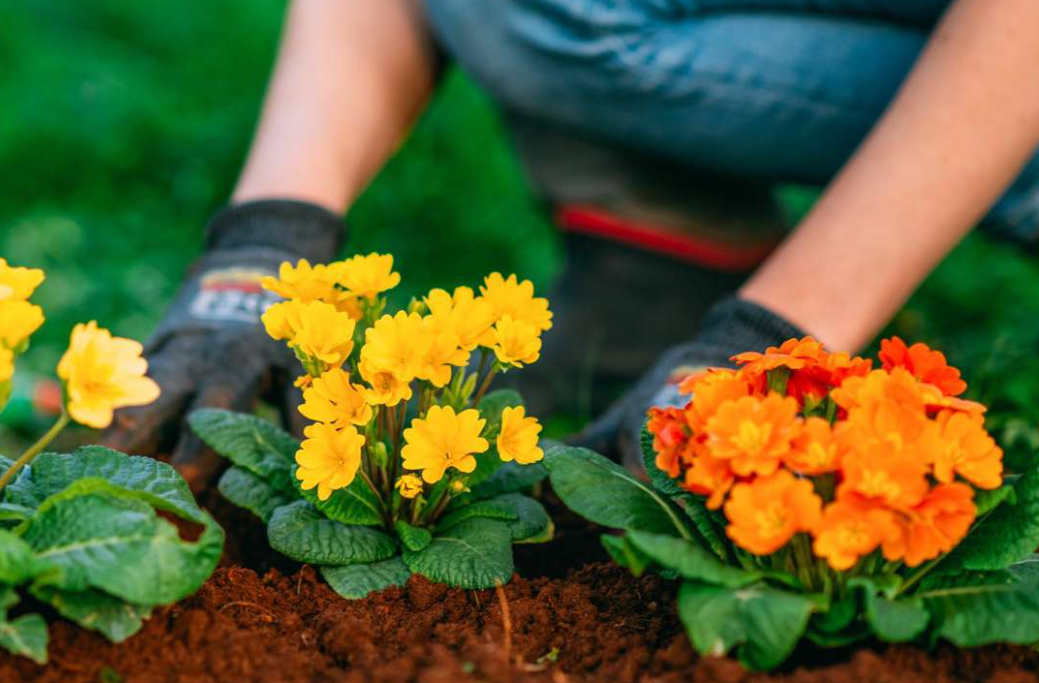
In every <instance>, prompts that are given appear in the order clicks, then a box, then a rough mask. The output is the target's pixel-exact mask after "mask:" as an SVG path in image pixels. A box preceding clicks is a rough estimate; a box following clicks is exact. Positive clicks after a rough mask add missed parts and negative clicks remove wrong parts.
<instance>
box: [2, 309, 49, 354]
mask: <svg viewBox="0 0 1039 683" xmlns="http://www.w3.org/2000/svg"><path fill="white" fill-rule="evenodd" d="M42 324H43V309H42V308H40V307H39V306H37V305H35V304H31V303H29V302H28V301H21V300H17V299H12V300H10V301H0V344H2V345H4V346H6V347H7V348H9V349H17V348H18V347H19V346H21V345H22V342H24V341H25V340H26V339H28V338H29V335H31V334H32V333H33V332H35V331H36V330H38V329H39V328H40V325H42Z"/></svg>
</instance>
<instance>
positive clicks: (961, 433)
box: [929, 410, 1003, 489]
mask: <svg viewBox="0 0 1039 683" xmlns="http://www.w3.org/2000/svg"><path fill="white" fill-rule="evenodd" d="M936 423H937V426H938V430H939V431H938V438H937V440H936V441H935V442H934V443H933V444H931V449H929V452H930V454H931V458H932V460H933V463H934V477H935V479H937V480H938V481H940V482H942V483H945V484H947V483H950V482H952V481H953V480H954V479H955V477H956V475H957V474H958V475H960V476H961V477H963V478H964V479H966V480H967V481H969V482H970V483H972V484H974V485H975V486H977V487H978V488H982V489H994V488H999V486H1000V485H1002V483H1003V451H1002V449H1000V447H999V446H997V445H996V442H995V440H993V438H992V437H991V436H989V433H988V432H987V431H985V425H984V422H983V421H982V419H981V418H980V417H979V416H976V415H972V414H970V413H960V412H955V411H950V410H943V411H942V412H940V413H938V417H937V420H936Z"/></svg>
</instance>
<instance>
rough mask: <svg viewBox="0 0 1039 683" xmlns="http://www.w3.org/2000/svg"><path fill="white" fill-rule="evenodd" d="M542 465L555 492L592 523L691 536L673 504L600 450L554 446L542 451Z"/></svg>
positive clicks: (679, 512) (628, 529) (624, 528)
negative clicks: (600, 452)
mask: <svg viewBox="0 0 1039 683" xmlns="http://www.w3.org/2000/svg"><path fill="white" fill-rule="evenodd" d="M545 467H547V468H548V473H549V477H550V479H551V481H552V489H553V490H554V491H555V492H556V495H558V496H559V497H560V498H561V499H562V501H563V502H564V503H565V504H566V506H567V507H569V508H570V509H571V510H573V511H574V512H576V513H577V514H579V515H581V516H582V517H584V518H586V519H588V520H591V521H592V522H595V523H596V524H602V525H603V526H608V527H611V528H614V529H623V530H625V531H649V532H653V533H660V534H669V535H671V536H682V537H683V538H692V534H691V533H690V532H689V529H688V528H687V527H686V524H685V522H684V521H683V518H684V515H683V514H682V511H681V510H680V509H679V508H678V507H677V506H676V505H674V504H673V503H672V502H671V501H669V500H668V499H667V498H666V497H665V496H664V495H663V494H661V493H659V492H657V491H655V490H654V489H652V488H651V487H650V486H649V485H647V484H646V483H644V482H642V481H640V480H639V479H638V478H637V477H635V475H633V474H632V473H631V472H629V471H628V470H626V469H624V468H623V467H621V466H620V465H617V464H616V463H613V462H611V461H609V460H607V459H606V458H604V457H603V456H601V455H599V454H598V453H595V452H593V451H590V450H588V449H586V448H573V447H569V446H553V447H551V448H549V449H548V450H547V451H546V452H545Z"/></svg>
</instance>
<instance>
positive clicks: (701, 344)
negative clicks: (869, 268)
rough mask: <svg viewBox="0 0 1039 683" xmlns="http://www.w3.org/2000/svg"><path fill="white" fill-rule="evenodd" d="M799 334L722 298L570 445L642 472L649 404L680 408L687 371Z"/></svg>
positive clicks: (756, 309)
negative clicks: (687, 338)
mask: <svg viewBox="0 0 1039 683" xmlns="http://www.w3.org/2000/svg"><path fill="white" fill-rule="evenodd" d="M804 335H805V333H804V332H803V331H801V330H800V329H799V328H798V327H797V326H795V325H794V324H792V323H790V322H788V321H786V320H784V319H783V318H781V317H779V316H778V315H776V314H775V313H772V312H771V311H769V310H768V309H766V308H763V307H761V306H759V305H757V304H754V303H751V302H749V301H746V300H744V299H739V298H736V297H728V298H725V299H723V300H721V301H720V302H718V303H717V304H715V305H714V306H713V307H712V308H711V310H709V311H708V312H707V314H706V316H705V317H704V320H703V324H702V326H701V330H700V333H699V334H698V335H697V336H696V338H695V339H693V341H691V342H688V343H686V344H679V345H678V346H673V347H671V348H670V349H668V350H667V351H666V352H665V353H664V355H663V356H661V357H660V359H659V360H658V361H657V362H656V364H654V365H653V367H652V368H650V369H649V370H648V371H647V372H646V373H645V374H644V375H642V377H641V378H640V379H639V381H638V382H636V383H635V386H633V387H632V388H631V389H629V390H628V392H627V393H626V394H624V395H623V396H621V398H620V399H618V400H617V401H616V402H614V403H613V405H611V406H610V407H609V408H608V409H607V410H606V412H605V413H603V415H602V416H601V417H599V418H598V419H596V420H595V421H594V422H592V424H590V425H589V426H588V427H587V428H586V429H585V430H584V431H582V432H580V433H579V434H577V435H576V436H575V437H573V439H572V440H571V442H572V443H573V444H574V445H578V446H584V447H586V448H590V449H592V450H594V451H598V452H599V453H602V454H603V455H606V456H608V457H610V458H612V459H613V460H616V461H619V462H623V463H624V465H625V466H626V467H627V468H628V469H630V470H632V471H635V472H642V471H643V470H644V468H643V464H642V453H641V445H640V435H641V432H642V423H643V422H644V421H645V419H646V411H647V410H648V409H649V408H650V407H651V406H676V407H682V406H684V405H685V404H686V403H687V402H688V401H689V396H686V395H682V394H680V393H679V392H678V384H679V382H681V380H682V379H684V378H685V377H687V376H688V375H689V374H690V373H692V372H694V371H696V370H699V369H703V368H708V367H726V366H731V365H732V362H731V361H730V358H731V357H732V356H734V355H736V354H737V353H743V352H744V351H764V350H765V349H766V348H767V347H769V346H779V345H780V344H782V343H783V342H784V341H786V340H787V339H790V338H791V337H799V338H800V337H803V336H804Z"/></svg>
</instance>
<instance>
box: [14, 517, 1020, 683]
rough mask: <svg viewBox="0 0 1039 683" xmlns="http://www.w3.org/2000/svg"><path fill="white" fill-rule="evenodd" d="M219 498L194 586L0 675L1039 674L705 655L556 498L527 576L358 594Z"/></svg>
mask: <svg viewBox="0 0 1039 683" xmlns="http://www.w3.org/2000/svg"><path fill="white" fill-rule="evenodd" d="M215 509H216V510H217V512H218V514H219V515H220V521H221V523H222V524H224V526H225V528H227V529H228V531H229V534H230V535H231V536H232V539H231V542H230V543H229V546H228V548H229V552H228V556H227V557H226V558H225V563H233V564H231V565H230V566H227V565H226V564H225V566H223V567H221V568H220V569H218V570H217V572H216V573H215V574H214V575H213V577H212V578H211V579H210V580H209V581H208V582H207V583H206V584H205V585H204V586H203V587H202V589H201V590H200V591H199V592H198V593H197V594H196V595H194V596H192V597H191V598H188V599H187V600H184V601H182V602H181V603H178V604H177V605H174V606H173V607H170V608H167V609H163V610H158V611H157V612H156V614H155V616H154V617H153V618H152V619H150V620H149V621H148V622H146V624H145V626H144V628H143V629H142V631H141V632H140V633H139V634H137V635H136V636H134V637H133V638H131V639H129V640H128V641H126V642H125V643H123V644H121V645H112V644H111V643H109V642H108V641H106V640H105V639H104V638H103V637H101V636H100V635H97V634H95V633H92V632H89V631H84V630H83V629H80V628H78V627H76V626H73V625H71V624H69V623H67V622H64V621H61V620H60V619H56V618H55V619H53V623H52V625H51V646H50V652H51V659H52V663H51V664H50V665H49V666H47V667H37V666H36V665H34V664H32V663H31V662H29V661H27V660H25V659H21V658H17V657H13V656H10V655H6V654H4V655H2V656H0V683H14V682H18V683H22V682H25V683H30V682H32V683H59V682H60V683H97V682H98V681H101V680H122V681H125V682H126V683H228V682H229V681H233V682H234V683H304V682H306V683H319V682H320V683H339V682H343V683H383V682H385V683H389V682H398V681H413V682H415V683H441V682H443V683H460V682H464V681H474V682H475V681H481V682H485V683H486V682H502V683H505V682H510V683H511V682H518V683H526V682H532V683H590V682H592V681H610V682H611V683H614V682H615V683H636V682H639V683H650V682H652V683H689V682H690V681H705V682H707V683H723V682H724V683H766V682H767V683H773V682H774V683H780V682H782V683H824V682H826V683H864V682H869V683H873V682H877V683H952V682H961V681H962V682H966V681H972V682H973V681H995V682H997V683H1025V682H1027V681H1032V682H1039V674H1037V671H1039V654H1037V653H1036V652H1033V651H1032V650H1029V649H1027V648H1021V647H990V648H982V649H979V650H957V649H955V648H952V647H950V646H943V647H941V648H939V649H938V650H937V651H936V652H935V653H933V654H931V653H928V652H925V651H923V650H920V649H917V648H913V647H907V646H898V647H887V648H883V649H877V650H874V649H869V648H866V649H859V650H851V651H819V650H810V649H805V650H803V651H800V652H798V653H796V654H795V655H794V657H793V659H792V661H793V662H795V663H797V665H796V666H791V667H789V668H787V669H785V670H782V671H779V672H775V673H773V674H772V675H763V674H751V673H748V672H747V671H745V670H744V669H743V668H742V667H740V665H739V664H737V663H735V662H734V661H732V660H730V659H712V658H700V657H698V656H697V655H696V653H695V652H694V651H693V650H692V648H691V647H690V646H689V643H688V640H687V639H686V636H685V634H684V632H683V631H682V627H681V624H680V623H679V621H678V618H677V616H676V614H675V611H674V597H675V596H674V592H675V591H674V586H673V584H671V583H669V582H667V581H664V580H662V579H660V578H658V577H655V576H644V577H642V578H639V579H636V578H634V577H632V576H631V575H630V574H629V573H628V572H627V571H625V570H622V569H619V568H617V567H615V566H613V565H610V564H608V563H605V562H602V561H601V560H602V558H603V554H602V551H601V546H599V544H598V540H597V534H598V532H597V531H595V530H592V529H589V527H587V526H585V525H584V524H583V523H582V522H579V521H578V520H575V519H573V518H572V517H570V516H568V515H567V514H566V512H565V511H564V510H560V509H555V510H553V512H554V514H555V517H556V521H557V527H558V529H559V537H558V540H556V541H554V542H553V543H551V544H547V545H544V546H541V547H536V546H528V547H525V548H524V549H523V551H522V552H521V553H520V554H519V555H518V556H517V566H518V567H519V571H520V572H521V576H518V577H515V578H514V579H513V580H512V581H511V582H510V583H509V584H507V585H506V586H504V587H502V588H501V589H500V590H499V589H496V590H495V591H478V592H475V593H469V592H466V591H462V590H457V589H451V588H447V587H445V586H442V585H438V584H433V583H431V582H429V581H426V580H425V579H422V578H418V577H416V578H412V579H411V581H409V582H408V585H407V586H405V587H403V588H396V589H390V590H387V591H384V592H383V593H381V594H378V595H374V596H370V597H369V598H367V599H365V600H359V601H352V602H351V601H346V600H343V599H341V598H340V597H339V596H337V595H336V594H335V593H333V592H332V591H331V590H330V589H329V588H328V586H327V585H325V584H324V583H323V582H322V581H321V580H320V578H319V577H318V575H317V574H316V572H315V571H314V570H313V569H312V568H310V567H303V568H298V567H292V566H291V565H290V566H289V567H288V568H286V567H285V566H284V565H285V563H284V562H283V561H282V560H279V559H277V558H274V557H271V556H269V555H266V554H263V553H258V552H257V551H256V547H255V545H254V544H253V543H252V542H250V540H242V539H254V538H255V537H256V534H257V533H259V531H261V530H262V527H259V525H258V523H254V522H253V521H251V520H249V519H247V518H245V517H242V516H234V517H233V523H232V520H231V519H228V518H227V517H226V516H225V515H227V513H228V511H227V510H226V508H224V509H221V507H220V506H215ZM251 524H256V526H258V527H259V528H258V529H257V528H254V527H252V526H250V525H251ZM236 548H237V549H238V550H236ZM589 558H592V559H593V560H596V561H594V562H593V563H591V564H587V565H586V564H585V563H586V562H587V561H588V559H589ZM242 564H245V565H248V566H249V567H250V568H246V567H243V566H241V565H242ZM567 564H569V567H570V569H569V571H567V570H566V565H567ZM583 565H584V566H583ZM523 576H525V577H529V578H522V577H523ZM496 593H497V595H496ZM549 655H551V656H549ZM114 676H118V677H119V678H118V679H117V678H114Z"/></svg>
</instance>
